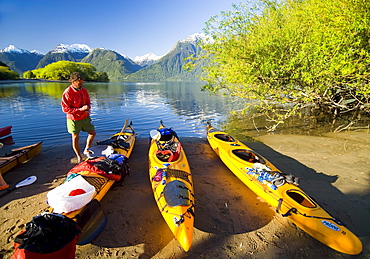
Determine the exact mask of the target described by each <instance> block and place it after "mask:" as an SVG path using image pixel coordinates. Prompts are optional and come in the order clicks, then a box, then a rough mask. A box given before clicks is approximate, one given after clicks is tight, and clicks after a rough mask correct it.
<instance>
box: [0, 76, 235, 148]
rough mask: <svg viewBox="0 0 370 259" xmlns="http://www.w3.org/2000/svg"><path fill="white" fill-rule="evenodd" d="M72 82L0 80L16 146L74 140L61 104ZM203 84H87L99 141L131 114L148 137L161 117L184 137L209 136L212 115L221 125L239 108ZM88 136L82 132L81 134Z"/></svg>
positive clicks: (2, 117) (1, 110) (4, 116)
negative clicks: (205, 89)
mask: <svg viewBox="0 0 370 259" xmlns="http://www.w3.org/2000/svg"><path fill="white" fill-rule="evenodd" d="M68 86H69V83H68V82H65V83H61V82H32V83H28V82H19V83H2V84H0V127H5V126H8V125H12V126H13V128H12V137H13V141H14V142H15V144H13V145H11V147H12V148H15V147H20V146H24V145H29V144H33V143H35V142H38V141H40V140H42V141H44V143H43V146H44V148H47V147H49V148H51V147H53V146H55V145H60V144H65V143H70V141H71V140H70V138H71V137H70V134H69V133H68V132H67V129H66V118H65V114H64V113H63V112H62V110H61V105H60V102H61V96H62V93H63V91H64V89H65V88H66V87H68ZM201 86H202V84H200V83H185V82H165V83H128V82H118V83H113V82H112V83H85V84H84V87H85V88H86V89H87V90H88V91H89V94H90V98H91V102H92V110H91V118H92V120H93V123H94V125H95V128H96V132H97V136H96V139H95V140H102V139H105V138H108V137H110V136H111V135H112V134H114V133H116V132H118V131H119V130H120V129H121V128H122V126H123V123H124V121H125V119H126V118H130V120H132V122H133V125H134V128H135V131H136V132H137V133H138V137H148V136H149V131H150V130H152V129H155V128H157V127H158V125H159V121H160V120H163V122H164V125H165V126H167V127H173V128H174V129H175V130H176V131H177V133H178V135H179V137H180V138H181V136H184V137H205V136H206V132H205V126H206V122H207V120H211V121H212V123H213V124H214V125H216V126H217V125H218V124H219V123H221V122H222V121H223V120H225V118H226V117H227V116H228V115H229V113H230V111H232V110H233V109H235V108H238V107H237V105H236V104H235V103H234V102H230V101H231V100H230V99H228V98H223V97H220V96H215V95H212V94H210V93H208V92H206V91H202V90H201ZM240 107H241V106H240ZM85 136H87V134H86V133H82V134H81V139H83V140H85V139H84V138H85ZM81 145H82V141H81ZM3 149H5V148H3Z"/></svg>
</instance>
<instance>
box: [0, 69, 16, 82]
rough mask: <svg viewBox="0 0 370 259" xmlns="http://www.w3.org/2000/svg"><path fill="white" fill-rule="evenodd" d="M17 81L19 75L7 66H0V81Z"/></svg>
mask: <svg viewBox="0 0 370 259" xmlns="http://www.w3.org/2000/svg"><path fill="white" fill-rule="evenodd" d="M12 79H19V74H18V73H16V72H14V71H12V70H10V69H9V67H7V66H0V80H12Z"/></svg>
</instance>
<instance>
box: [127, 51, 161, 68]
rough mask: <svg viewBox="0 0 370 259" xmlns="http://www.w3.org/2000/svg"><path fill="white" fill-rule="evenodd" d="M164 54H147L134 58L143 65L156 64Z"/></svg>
mask: <svg viewBox="0 0 370 259" xmlns="http://www.w3.org/2000/svg"><path fill="white" fill-rule="evenodd" d="M162 57H163V56H157V55H155V54H153V53H148V54H145V55H144V56H136V57H134V58H133V61H134V62H135V63H136V64H138V65H139V66H142V67H147V66H149V65H152V64H154V63H155V62H157V61H158V60H159V59H161V58H162Z"/></svg>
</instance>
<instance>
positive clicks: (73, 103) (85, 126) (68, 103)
mask: <svg viewBox="0 0 370 259" xmlns="http://www.w3.org/2000/svg"><path fill="white" fill-rule="evenodd" d="M69 80H70V81H71V85H70V86H69V87H68V88H66V89H65V90H64V93H63V95H62V110H63V112H64V113H66V114H67V129H68V132H69V133H70V134H71V135H72V147H73V150H74V151H75V153H76V155H77V161H78V163H80V162H81V161H82V156H81V151H80V144H79V140H80V135H79V134H80V132H81V130H82V131H85V132H87V133H88V136H87V141H86V147H85V149H84V154H86V153H87V152H88V151H87V149H88V148H89V147H90V146H91V144H92V142H93V141H94V137H95V135H96V132H95V128H94V125H93V124H92V122H91V118H90V108H91V106H90V96H89V94H88V92H87V90H86V89H85V88H83V87H82V85H83V82H84V80H83V77H82V76H81V74H80V73H78V72H73V73H72V74H71V75H70V78H69Z"/></svg>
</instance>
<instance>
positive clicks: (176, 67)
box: [0, 33, 204, 80]
mask: <svg viewBox="0 0 370 259" xmlns="http://www.w3.org/2000/svg"><path fill="white" fill-rule="evenodd" d="M203 38H204V34H201V33H195V34H192V35H190V36H188V37H186V38H184V39H182V40H179V41H178V42H176V44H174V46H173V47H172V49H171V50H170V51H169V52H168V53H167V54H166V55H164V56H157V55H155V54H153V53H148V54H145V55H143V56H136V57H134V58H133V59H131V58H129V57H128V56H125V55H123V54H120V53H118V52H116V51H114V50H108V49H104V48H95V49H91V48H90V47H89V46H88V45H86V44H77V43H75V44H71V45H67V44H59V45H57V46H56V47H55V48H54V49H53V50H51V51H49V52H47V53H46V54H42V53H41V52H40V51H36V50H34V51H28V50H24V49H21V48H17V47H15V46H14V45H9V46H8V47H6V48H4V49H2V50H0V61H2V62H4V63H5V64H7V65H8V66H9V67H10V68H11V69H12V70H13V71H15V72H17V73H19V74H22V73H23V72H25V71H28V70H33V69H37V68H42V67H45V66H46V65H48V64H51V63H54V62H57V61H61V60H67V61H73V62H86V63H90V64H92V65H94V66H95V68H96V69H97V70H98V71H101V72H107V74H108V76H109V78H110V79H112V80H125V79H126V80H127V79H131V80H171V79H174V80H187V79H191V80H194V79H195V77H194V76H189V72H187V74H185V72H186V71H184V70H183V69H182V66H183V65H184V64H185V62H184V59H185V58H186V57H189V56H190V55H194V54H196V53H197V52H199V51H200V49H199V47H197V46H196V45H197V43H198V42H199V40H201V39H203ZM158 63H159V65H156V64H158ZM35 64H36V65H35ZM141 70H143V71H142V72H140V71H141ZM193 73H194V72H193ZM196 73H197V72H196ZM134 74H135V76H133V75H134Z"/></svg>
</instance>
